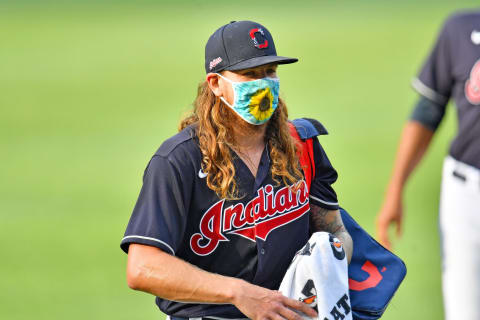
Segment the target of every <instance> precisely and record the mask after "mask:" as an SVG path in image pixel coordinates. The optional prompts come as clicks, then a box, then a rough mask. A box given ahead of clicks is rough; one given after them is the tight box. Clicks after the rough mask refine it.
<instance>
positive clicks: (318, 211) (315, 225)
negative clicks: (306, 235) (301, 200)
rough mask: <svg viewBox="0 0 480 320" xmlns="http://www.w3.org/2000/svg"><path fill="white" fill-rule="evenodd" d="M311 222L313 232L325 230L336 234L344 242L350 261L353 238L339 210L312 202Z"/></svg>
mask: <svg viewBox="0 0 480 320" xmlns="http://www.w3.org/2000/svg"><path fill="white" fill-rule="evenodd" d="M310 223H311V228H312V231H313V232H317V231H325V232H330V233H331V234H333V235H335V236H336V237H337V238H338V239H339V240H340V241H341V242H342V243H343V249H344V250H345V253H346V254H347V260H348V263H350V260H351V258H352V254H353V240H352V237H351V236H350V234H349V233H348V231H347V229H346V228H345V226H344V225H343V221H342V217H341V215H340V211H339V210H328V209H325V208H322V207H319V206H316V205H314V204H310Z"/></svg>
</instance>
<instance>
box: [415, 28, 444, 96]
mask: <svg viewBox="0 0 480 320" xmlns="http://www.w3.org/2000/svg"><path fill="white" fill-rule="evenodd" d="M450 21H451V20H447V22H446V23H445V24H444V26H443V28H442V30H441V31H440V34H439V35H438V38H437V40H436V42H435V45H434V47H433V49H432V51H431V52H430V55H429V56H428V58H427V60H426V61H425V63H424V65H423V67H422V69H421V70H420V72H419V74H418V77H417V78H414V79H413V81H412V86H413V88H414V89H415V90H416V91H417V92H418V93H420V94H421V95H422V96H424V97H425V98H428V99H430V100H432V101H434V102H436V103H438V104H440V105H446V104H447V102H448V100H449V99H450V95H451V90H452V86H453V76H452V60H451V49H452V48H451V39H449V34H450V32H451V31H450V29H451V27H450V25H451V23H450Z"/></svg>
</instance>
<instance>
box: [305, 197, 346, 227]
mask: <svg viewBox="0 0 480 320" xmlns="http://www.w3.org/2000/svg"><path fill="white" fill-rule="evenodd" d="M310 224H311V226H312V227H311V228H312V231H313V232H316V231H326V232H330V233H332V234H335V233H337V232H339V231H345V227H344V226H343V222H342V219H341V218H340V216H339V215H338V214H336V211H331V210H328V209H324V208H321V207H319V206H316V205H314V204H310Z"/></svg>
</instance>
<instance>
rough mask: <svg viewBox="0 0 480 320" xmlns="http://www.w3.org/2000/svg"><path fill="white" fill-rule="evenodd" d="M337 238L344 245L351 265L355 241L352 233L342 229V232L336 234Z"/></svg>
mask: <svg viewBox="0 0 480 320" xmlns="http://www.w3.org/2000/svg"><path fill="white" fill-rule="evenodd" d="M334 235H335V237H337V238H338V240H340V241H341V242H342V243H343V249H344V250H345V253H346V254H347V261H348V263H350V261H351V260H352V254H353V240H352V237H351V236H350V233H348V231H347V230H346V229H345V227H342V228H341V229H340V230H338V231H337V232H335V233H334Z"/></svg>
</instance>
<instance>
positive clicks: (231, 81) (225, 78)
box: [216, 73, 235, 84]
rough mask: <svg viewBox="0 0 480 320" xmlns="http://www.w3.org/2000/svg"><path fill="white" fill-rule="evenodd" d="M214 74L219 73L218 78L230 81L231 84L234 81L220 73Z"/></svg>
mask: <svg viewBox="0 0 480 320" xmlns="http://www.w3.org/2000/svg"><path fill="white" fill-rule="evenodd" d="M216 75H219V76H220V78H222V79H223V80H227V81H228V82H230V83H232V84H233V83H234V82H235V81H232V80H230V79H228V78H226V77H224V76H222V75H221V74H220V73H216Z"/></svg>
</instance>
